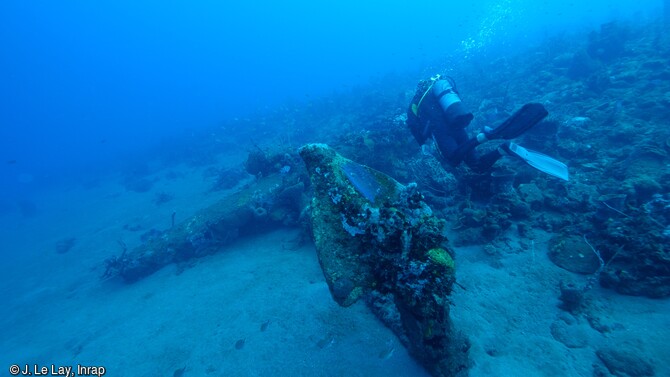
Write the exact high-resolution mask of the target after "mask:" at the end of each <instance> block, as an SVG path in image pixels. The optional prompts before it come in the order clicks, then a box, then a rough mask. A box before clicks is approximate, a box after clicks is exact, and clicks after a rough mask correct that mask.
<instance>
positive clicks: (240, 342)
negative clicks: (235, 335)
mask: <svg viewBox="0 0 670 377" xmlns="http://www.w3.org/2000/svg"><path fill="white" fill-rule="evenodd" d="M245 341H246V339H240V340H238V341H237V342H235V349H236V350H241V349H242V348H244V342H245Z"/></svg>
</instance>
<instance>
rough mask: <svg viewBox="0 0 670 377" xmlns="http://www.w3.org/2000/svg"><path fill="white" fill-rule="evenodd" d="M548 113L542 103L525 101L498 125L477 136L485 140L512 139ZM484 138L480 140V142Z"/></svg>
mask: <svg viewBox="0 0 670 377" xmlns="http://www.w3.org/2000/svg"><path fill="white" fill-rule="evenodd" d="M548 114H549V113H548V112H547V109H545V108H544V106H542V104H539V103H527V104H525V105H523V107H521V108H520V109H519V110H517V111H516V112H515V113H514V114H512V116H510V117H509V118H507V120H505V121H504V122H503V123H502V124H501V125H500V126H498V127H496V128H495V129H493V130H491V131H489V132H484V133H482V134H479V135H477V138H478V139H479V138H480V137H484V138H485V140H498V139H504V140H510V139H514V138H515V137H518V136H520V135H521V134H523V133H524V132H526V131H528V130H529V129H530V128H532V127H533V126H534V125H536V124H537V123H539V122H540V121H541V120H542V119H544V117H546V116H547V115H548ZM485 140H480V143H481V142H484V141H485Z"/></svg>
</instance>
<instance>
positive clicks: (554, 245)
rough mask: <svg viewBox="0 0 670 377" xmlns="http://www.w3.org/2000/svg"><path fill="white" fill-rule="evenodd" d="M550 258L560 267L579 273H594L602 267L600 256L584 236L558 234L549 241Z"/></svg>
mask: <svg viewBox="0 0 670 377" xmlns="http://www.w3.org/2000/svg"><path fill="white" fill-rule="evenodd" d="M549 259H550V260H551V261H552V262H554V264H556V265H557V266H558V267H561V268H564V269H566V270H568V271H571V272H576V273H578V274H592V273H595V272H596V271H597V270H598V268H599V267H600V261H599V260H598V256H597V255H596V254H595V253H594V252H593V250H591V247H589V245H588V244H587V243H586V241H584V239H582V237H578V236H573V235H567V236H565V235H558V236H556V237H554V238H552V239H551V241H549Z"/></svg>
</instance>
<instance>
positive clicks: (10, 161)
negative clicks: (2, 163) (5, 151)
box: [7, 160, 17, 165]
mask: <svg viewBox="0 0 670 377" xmlns="http://www.w3.org/2000/svg"><path fill="white" fill-rule="evenodd" d="M16 162H17V161H16V160H8V161H7V163H8V164H10V165H13V164H16Z"/></svg>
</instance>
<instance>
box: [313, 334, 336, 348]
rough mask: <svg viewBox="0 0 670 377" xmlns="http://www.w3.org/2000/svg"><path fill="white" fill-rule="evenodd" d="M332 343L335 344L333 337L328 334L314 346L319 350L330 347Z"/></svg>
mask: <svg viewBox="0 0 670 377" xmlns="http://www.w3.org/2000/svg"><path fill="white" fill-rule="evenodd" d="M333 343H335V337H334V336H332V335H330V334H328V336H326V337H325V338H323V339H321V340H319V341H318V342H316V346H317V347H319V348H320V349H324V348H328V347H330V346H331V345H333Z"/></svg>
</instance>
